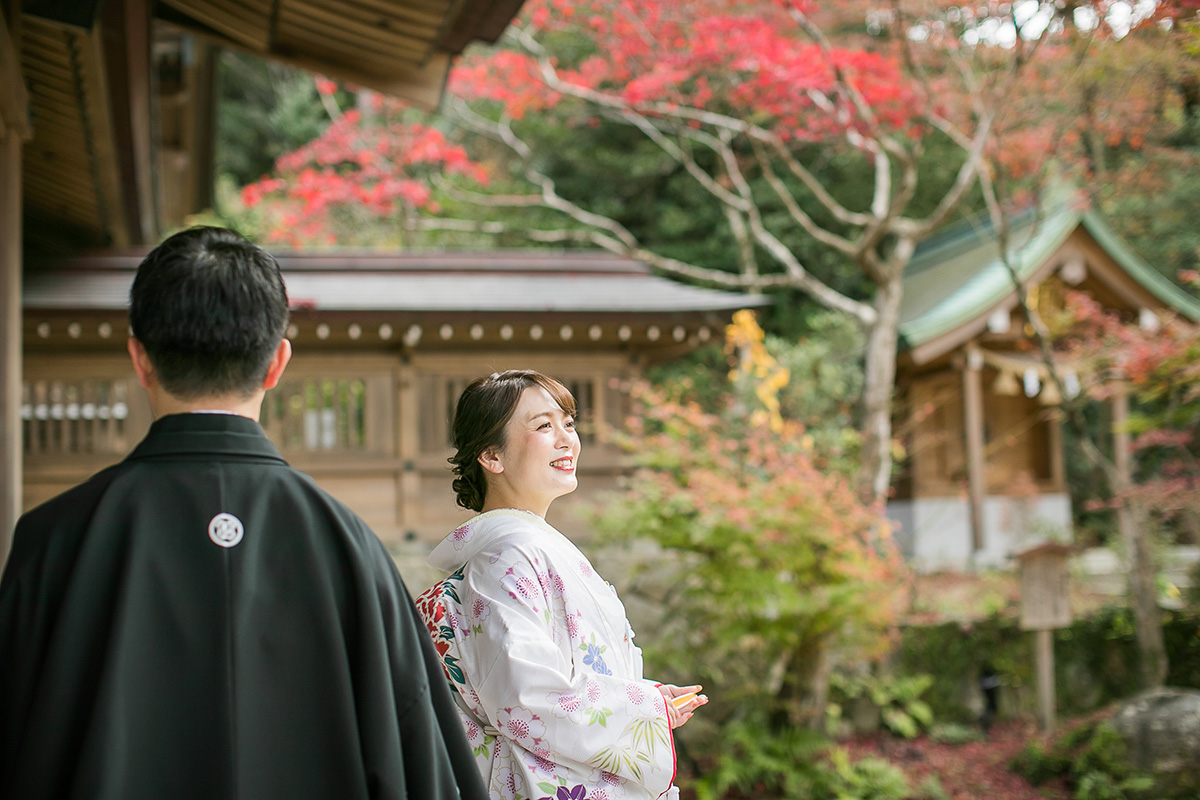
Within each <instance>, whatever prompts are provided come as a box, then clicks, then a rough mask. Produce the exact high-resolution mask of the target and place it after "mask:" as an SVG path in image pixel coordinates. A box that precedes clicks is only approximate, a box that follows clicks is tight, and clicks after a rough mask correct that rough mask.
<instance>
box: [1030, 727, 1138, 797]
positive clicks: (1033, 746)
mask: <svg viewBox="0 0 1200 800" xmlns="http://www.w3.org/2000/svg"><path fill="white" fill-rule="evenodd" d="M1010 766H1011V768H1012V770H1013V771H1014V772H1016V773H1018V774H1019V775H1022V776H1023V777H1024V778H1025V779H1026V780H1028V781H1029V782H1030V783H1032V784H1034V785H1040V784H1043V783H1045V782H1046V781H1048V780H1051V779H1054V778H1065V779H1066V781H1067V783H1068V785H1070V786H1071V787H1072V790H1073V793H1074V797H1075V798H1076V800H1133V799H1134V798H1138V797H1141V796H1142V794H1141V793H1142V792H1145V791H1147V790H1149V789H1151V788H1152V787H1153V786H1154V781H1153V779H1152V778H1150V777H1149V776H1147V775H1143V774H1140V773H1137V772H1135V771H1134V770H1133V769H1131V768H1130V766H1129V763H1128V761H1127V759H1126V747H1125V741H1124V740H1123V739H1122V738H1121V735H1120V734H1119V733H1117V731H1116V730H1115V729H1114V728H1113V727H1112V726H1111V725H1109V724H1108V723H1107V722H1101V723H1099V724H1085V725H1080V726H1078V727H1076V728H1074V729H1072V730H1070V731H1068V732H1066V733H1065V734H1064V735H1062V736H1060V737H1059V738H1058V739H1057V740H1055V741H1054V742H1053V743H1052V744H1051V746H1050V749H1049V750H1047V749H1046V748H1045V747H1044V746H1043V745H1042V743H1041V742H1039V741H1036V740H1035V741H1033V742H1030V743H1029V744H1028V745H1027V746H1026V747H1025V748H1024V749H1023V750H1022V751H1021V752H1020V753H1018V754H1017V755H1016V756H1015V757H1014V758H1013V760H1012V763H1011V764H1010Z"/></svg>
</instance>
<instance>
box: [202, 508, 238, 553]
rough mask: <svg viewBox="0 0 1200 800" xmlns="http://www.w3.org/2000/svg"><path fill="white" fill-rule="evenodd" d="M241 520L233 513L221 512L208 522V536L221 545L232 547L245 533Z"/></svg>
mask: <svg viewBox="0 0 1200 800" xmlns="http://www.w3.org/2000/svg"><path fill="white" fill-rule="evenodd" d="M245 532H246V531H245V528H243V527H242V521H241V520H240V519H238V518H237V517H235V516H234V515H233V514H226V513H225V512H221V513H220V514H217V515H216V516H215V517H213V518H212V521H210V522H209V523H208V538H210V539H212V540H213V543H214V544H218V545H220V546H221V547H233V546H234V545H236V544H237V543H238V542H240V541H241V540H242V536H243V535H245Z"/></svg>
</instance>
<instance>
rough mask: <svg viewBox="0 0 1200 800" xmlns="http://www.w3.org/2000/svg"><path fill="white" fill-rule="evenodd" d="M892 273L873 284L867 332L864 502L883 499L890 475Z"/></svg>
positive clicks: (896, 290)
mask: <svg viewBox="0 0 1200 800" xmlns="http://www.w3.org/2000/svg"><path fill="white" fill-rule="evenodd" d="M893 276H894V277H890V278H889V279H888V280H887V281H886V282H881V283H880V284H879V285H878V286H877V288H876V291H875V302H874V308H875V313H876V314H877V315H878V317H877V318H876V320H875V324H874V325H872V326H871V329H870V330H869V331H868V333H867V354H866V375H865V376H864V381H863V427H862V430H863V442H862V454H861V459H860V462H859V463H860V470H859V494H860V496H861V497H862V499H863V500H864V501H866V502H874V501H876V500H880V501H882V500H886V499H887V491H888V486H889V485H890V484H891V479H892V395H893V393H894V391H895V388H896V344H897V341H898V339H899V331H898V330H897V328H898V326H899V323H900V297H901V286H900V271H899V270H897V271H895V272H894V273H893Z"/></svg>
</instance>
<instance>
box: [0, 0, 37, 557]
mask: <svg viewBox="0 0 1200 800" xmlns="http://www.w3.org/2000/svg"><path fill="white" fill-rule="evenodd" d="M18 8H19V7H18V5H17V4H16V3H5V4H3V5H0V337H3V338H0V563H2V562H3V560H4V559H5V558H6V557H7V556H8V549H9V545H10V541H9V540H10V537H11V535H12V528H13V525H14V524H15V523H16V521H17V517H18V516H19V515H20V513H21V140H22V139H26V138H28V137H29V135H30V130H29V101H28V95H27V94H26V92H25V86H24V84H23V83H22V80H21V68H20V67H21V61H20V57H19V50H18V44H19V41H18V39H17V37H16V36H13V35H11V34H10V32H9V26H8V22H7V18H8V17H7V13H8V12H9V11H10V10H11V11H13V12H14V16H16V9H18Z"/></svg>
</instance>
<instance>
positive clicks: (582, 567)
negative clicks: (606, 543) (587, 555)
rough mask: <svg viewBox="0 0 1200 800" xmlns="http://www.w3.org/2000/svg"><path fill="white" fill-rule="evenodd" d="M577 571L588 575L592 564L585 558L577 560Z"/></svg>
mask: <svg viewBox="0 0 1200 800" xmlns="http://www.w3.org/2000/svg"><path fill="white" fill-rule="evenodd" d="M579 571H580V572H582V573H583V574H584V575H588V576H590V575H591V574H592V565H591V564H589V563H588V562H587V561H586V560H585V561H580V562H579Z"/></svg>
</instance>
